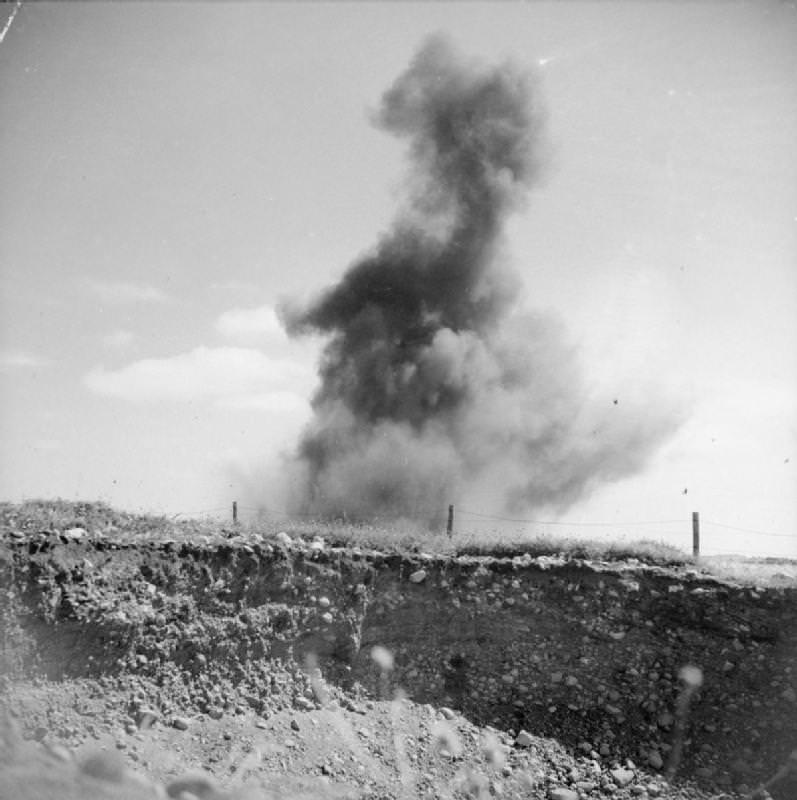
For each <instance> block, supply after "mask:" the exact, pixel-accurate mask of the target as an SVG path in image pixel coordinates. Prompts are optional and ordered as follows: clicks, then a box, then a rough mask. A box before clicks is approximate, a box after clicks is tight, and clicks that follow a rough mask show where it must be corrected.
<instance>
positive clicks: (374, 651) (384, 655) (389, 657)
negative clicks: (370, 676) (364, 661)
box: [371, 644, 393, 672]
mask: <svg viewBox="0 0 797 800" xmlns="http://www.w3.org/2000/svg"><path fill="white" fill-rule="evenodd" d="M371 660H372V661H373V662H374V663H375V664H376V665H377V666H378V667H379V669H381V670H382V672H390V670H392V669H393V653H391V652H390V650H388V649H387V647H382V645H380V644H376V645H374V646H373V647H372V648H371Z"/></svg>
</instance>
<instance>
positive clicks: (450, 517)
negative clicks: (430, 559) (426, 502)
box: [446, 506, 454, 536]
mask: <svg viewBox="0 0 797 800" xmlns="http://www.w3.org/2000/svg"><path fill="white" fill-rule="evenodd" d="M446 533H447V534H448V535H449V536H451V535H452V534H453V533H454V506H449V507H448V522H446Z"/></svg>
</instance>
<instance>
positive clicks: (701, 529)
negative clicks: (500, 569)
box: [171, 501, 797, 558]
mask: <svg viewBox="0 0 797 800" xmlns="http://www.w3.org/2000/svg"><path fill="white" fill-rule="evenodd" d="M239 512H245V513H246V514H248V515H251V516H252V517H253V518H255V519H268V520H272V521H273V520H285V522H286V523H287V522H290V521H291V520H300V521H319V515H318V514H317V513H313V512H304V513H303V512H295V511H294V512H289V511H286V510H284V509H281V508H275V507H273V506H249V505H241V504H239V503H238V502H237V501H233V502H232V505H231V506H229V505H227V506H215V507H213V508H206V509H201V510H198V511H182V512H179V513H177V514H173V515H171V517H172V519H179V518H190V517H202V516H215V517H226V518H227V519H231V520H232V522H233V523H234V524H237V523H238V522H239ZM230 513H231V517H230V516H229V515H230ZM446 518H447V530H446V532H447V533H448V534H449V536H452V537H455V536H456V535H457V534H471V535H472V534H476V535H478V534H479V533H487V532H489V531H490V530H495V529H496V527H497V526H502V528H503V530H504V532H506V533H510V530H509V528H508V526H512V525H514V526H519V527H516V528H515V530H514V531H511V533H516V534H521V535H523V536H524V537H528V538H530V539H531V538H534V537H544V536H547V535H551V534H552V533H558V532H559V531H563V530H564V531H567V532H568V533H569V532H575V531H580V530H585V531H594V532H601V533H605V534H610V535H611V536H612V537H613V538H615V539H618V540H620V541H622V540H624V539H625V536H626V534H625V532H626V531H630V532H631V533H632V535H633V534H638V533H639V529H640V528H642V529H645V530H646V532H647V531H648V530H649V531H650V536H651V537H655V538H657V539H658V540H659V541H662V542H665V543H674V544H673V546H676V547H680V548H683V549H688V542H689V541H690V540H689V536H690V533H691V547H692V554H693V556H696V557H697V556H700V555H719V554H722V553H727V552H730V550H729V548H727V547H721V546H720V547H716V546H713V545H712V542H714V541H716V540H717V537H720V536H721V535H722V531H726V530H727V531H734V532H736V533H744V534H749V535H750V536H754V537H756V538H758V537H763V538H765V539H770V540H772V539H777V540H783V539H791V540H792V541H793V542H794V548H793V550H792V553H791V556H790V557H793V558H797V532H796V533H780V532H774V531H766V530H760V529H755V528H745V527H741V526H738V525H728V524H726V523H724V522H718V521H716V520H711V519H705V518H701V517H700V515H699V513H698V512H693V513H692V517H691V519H685V518H675V519H662V520H655V519H654V520H651V519H646V520H634V521H616V520H613V521H609V522H600V521H589V522H575V521H573V522H571V521H567V520H546V519H531V518H522V517H509V516H502V515H496V514H487V513H484V512H481V511H474V510H470V509H463V508H457V509H456V519H457V524H456V527H455V526H454V525H453V521H454V506H452V505H449V506H448V515H447V517H446V513H445V511H444V510H441V509H417V508H416V509H411V510H410V509H407V510H405V511H396V512H394V513H393V514H390V515H384V516H382V517H378V518H375V519H374V520H372V521H373V522H374V523H375V524H380V523H381V524H389V523H391V522H397V521H398V520H402V519H419V520H429V519H446ZM337 521H339V522H343V523H345V522H347V520H346V518H345V516H344V517H342V518H339V519H338V520H337ZM706 533H707V534H708V535H707V536H706V535H704V534H706ZM635 538H638V537H635ZM731 550H732V552H733V553H737V554H739V555H752V556H756V555H760V552H761V551H760V549H759V550H747V549H745V548H741V549H740V548H739V547H736V546H735V545H734V546H733V547H732V548H731Z"/></svg>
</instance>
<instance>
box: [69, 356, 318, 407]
mask: <svg viewBox="0 0 797 800" xmlns="http://www.w3.org/2000/svg"><path fill="white" fill-rule="evenodd" d="M312 380H313V373H312V370H311V369H309V368H308V367H307V366H305V365H303V364H301V363H297V362H295V361H290V360H287V359H279V358H270V357H268V356H266V355H265V354H263V353H261V352H260V351H259V350H254V349H251V348H244V347H215V348H214V347H197V348H195V349H194V350H191V351H190V352H188V353H181V354H179V355H176V356H171V357H168V358H145V359H142V360H140V361H134V362H132V363H131V364H128V365H127V366H125V367H122V368H121V369H117V370H106V369H105V368H104V367H102V366H100V367H95V368H94V369H93V370H91V371H90V372H89V373H88V374H87V375H86V376H85V378H84V381H85V383H86V385H87V386H88V388H89V389H91V390H92V391H94V392H96V393H98V394H102V395H107V396H110V397H120V398H124V399H126V400H130V401H133V402H139V403H147V402H158V401H164V400H166V401H169V400H171V401H177V402H179V401H186V400H198V399H202V398H210V399H215V400H217V401H219V402H222V403H224V404H225V405H227V406H229V405H233V406H235V407H238V408H242V407H250V408H251V407H256V406H257V405H258V404H260V405H261V406H262V405H263V404H264V403H265V401H264V400H263V398H264V397H270V396H271V395H277V396H279V397H282V396H283V395H284V394H286V393H291V394H295V395H297V397H299V398H301V397H302V396H303V395H306V394H307V393H308V392H309V390H310V387H311V385H312ZM279 397H278V398H277V399H272V401H271V402H272V403H276V404H278V405H279V404H280V403H282V404H283V405H284V398H283V399H282V400H280V399H279ZM236 404H237V405H236ZM247 404H248V405H247Z"/></svg>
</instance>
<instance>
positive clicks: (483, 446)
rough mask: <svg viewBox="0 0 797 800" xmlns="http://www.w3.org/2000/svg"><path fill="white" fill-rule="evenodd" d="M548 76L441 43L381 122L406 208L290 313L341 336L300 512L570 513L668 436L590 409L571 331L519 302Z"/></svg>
mask: <svg viewBox="0 0 797 800" xmlns="http://www.w3.org/2000/svg"><path fill="white" fill-rule="evenodd" d="M533 88H534V87H533V83H532V81H531V78H530V76H529V75H527V74H524V73H523V72H521V71H519V70H518V69H516V68H515V67H514V66H512V65H511V64H508V65H504V66H502V67H500V68H494V69H486V68H484V67H482V66H481V65H478V64H474V63H471V62H469V61H467V60H464V59H463V58H462V57H461V56H460V55H459V54H458V53H456V52H455V51H454V50H453V49H452V47H451V46H450V45H449V44H448V43H447V42H446V41H445V40H443V39H441V38H439V37H434V38H432V39H430V40H428V41H427V42H426V43H425V44H424V45H423V46H422V48H421V49H420V51H419V52H418V53H417V55H416V56H415V58H414V59H413V61H412V63H411V64H410V66H409V68H408V69H407V71H406V72H405V73H404V74H403V75H401V76H400V77H399V78H398V80H397V81H396V82H395V84H394V85H393V86H392V87H391V88H390V89H389V90H388V91H387V92H386V93H385V95H384V97H383V98H382V103H381V107H380V109H379V111H378V114H377V122H378V124H379V125H380V126H381V127H382V128H384V129H385V130H387V131H389V132H391V133H393V134H395V135H397V136H402V137H405V138H406V139H407V140H408V142H409V148H410V154H411V158H412V168H411V172H410V176H409V182H408V191H407V194H408V202H407V204H406V207H404V208H403V209H402V210H401V211H400V213H399V214H398V217H397V219H396V221H395V223H394V225H393V228H392V230H391V231H390V232H388V233H387V234H386V235H384V236H383V237H382V238H381V240H380V241H379V242H378V243H377V245H376V247H375V248H374V249H373V251H372V252H371V253H370V254H368V255H367V256H365V257H363V258H362V259H360V260H359V261H357V262H356V263H354V264H353V265H352V266H351V267H350V268H349V269H348V271H347V272H346V273H345V275H344V276H343V277H342V279H341V280H340V282H339V283H338V284H336V285H335V286H332V287H331V288H329V289H328V290H326V291H325V292H324V293H323V294H322V295H321V296H320V297H318V298H317V299H316V300H315V301H314V302H312V303H311V304H309V305H308V306H307V307H304V308H296V307H290V306H286V307H285V308H283V318H284V320H285V322H286V324H287V327H288V329H289V331H290V332H291V333H292V334H300V333H303V332H311V331H314V332H319V333H322V334H325V335H327V336H328V343H327V345H326V347H325V349H324V352H323V357H322V362H321V365H320V378H321V385H320V388H319V389H318V392H317V394H316V395H315V397H314V400H313V409H314V419H313V421H312V422H311V424H310V425H309V427H308V428H307V430H306V431H305V432H304V435H303V437H302V440H301V442H300V445H299V449H298V454H297V459H296V465H295V466H297V467H298V473H299V474H298V476H296V478H295V480H296V486H297V487H298V489H297V495H296V497H295V508H294V510H299V511H303V512H309V513H317V514H321V515H339V514H346V515H347V516H348V517H350V518H367V517H372V516H377V515H396V516H402V515H414V514H422V513H426V512H429V513H430V517H433V516H434V515H435V514H436V513H439V512H441V511H442V510H443V509H444V508H445V505H446V504H447V503H448V502H454V501H456V500H457V499H458V498H459V497H460V496H461V495H462V493H463V492H464V491H468V492H469V493H473V492H478V495H477V496H478V502H480V503H481V504H482V506H481V507H482V508H484V507H485V504H489V507H490V508H492V509H496V508H505V509H511V510H520V509H531V508H541V507H548V508H552V509H555V510H559V511H561V510H563V509H565V508H567V507H568V506H569V505H571V504H572V503H573V502H575V501H576V500H578V499H580V498H581V497H582V496H584V494H585V493H586V492H587V491H589V490H590V489H591V488H592V487H593V486H594V485H595V484H596V483H598V482H601V481H605V480H611V479H614V478H619V477H622V476H624V475H628V474H630V473H633V472H635V471H636V470H638V469H639V468H640V467H641V466H642V465H643V464H644V462H645V461H646V459H647V457H648V456H649V454H650V453H651V451H652V449H653V448H654V447H655V446H656V444H657V443H658V442H659V441H660V440H661V438H662V436H663V435H664V434H665V433H667V432H668V431H669V429H670V425H669V423H668V422H667V421H666V420H665V419H663V418H659V419H655V418H654V419H650V420H647V422H646V423H644V424H643V423H641V422H639V417H637V418H636V419H637V421H636V422H633V423H631V424H627V423H624V422H623V420H627V419H628V415H622V416H621V415H619V414H616V413H615V414H614V415H612V413H611V409H606V410H605V411H604V408H601V409H600V410H599V411H598V410H596V409H595V408H589V407H585V404H584V403H585V396H586V395H585V390H584V387H583V379H582V377H581V374H580V371H579V367H578V363H577V358H576V354H575V352H574V351H573V350H572V349H571V348H570V347H569V345H568V344H567V343H566V339H565V336H564V333H563V330H562V329H561V327H560V326H559V325H558V323H557V322H556V321H555V320H552V319H550V318H547V317H545V316H542V315H528V314H525V313H520V312H519V311H517V309H516V308H515V303H514V300H515V298H516V297H517V294H518V290H519V288H520V282H519V280H518V278H517V276H516V275H515V274H514V273H513V272H512V271H511V270H510V269H508V268H507V266H506V263H505V260H504V259H502V257H501V252H500V243H501V234H502V226H503V224H504V221H505V220H506V218H507V216H508V215H509V214H510V213H511V212H512V211H513V210H514V209H516V208H517V207H518V205H519V204H520V203H522V202H523V201H524V199H525V195H526V192H527V189H528V188H529V186H530V185H531V184H532V183H533V181H534V180H535V178H536V177H537V176H538V173H539V171H540V166H541V164H540V157H539V153H540V151H541V149H542V147H541V144H542V140H541V132H542V128H543V114H542V112H541V110H540V107H539V102H538V100H537V98H536V97H535V94H534V91H533ZM469 496H472V495H469Z"/></svg>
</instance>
